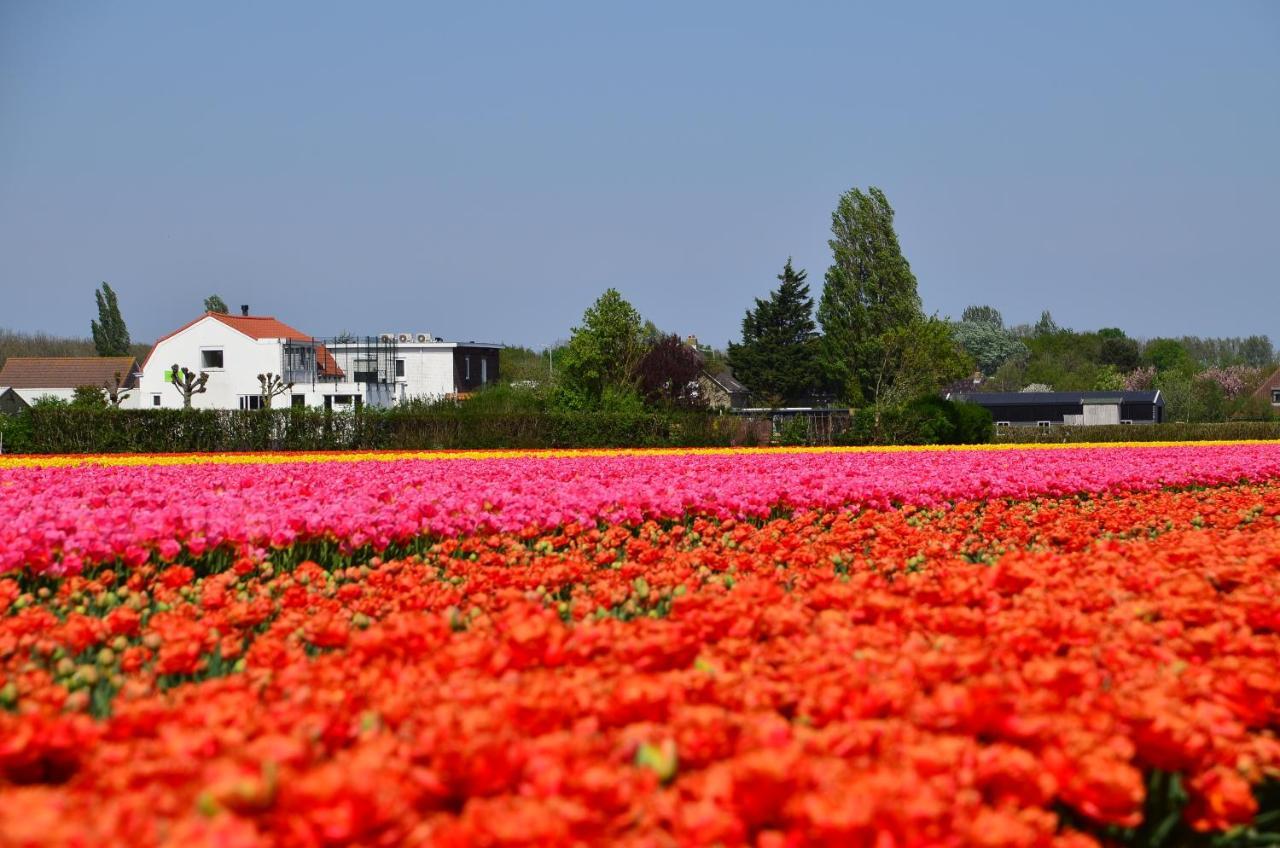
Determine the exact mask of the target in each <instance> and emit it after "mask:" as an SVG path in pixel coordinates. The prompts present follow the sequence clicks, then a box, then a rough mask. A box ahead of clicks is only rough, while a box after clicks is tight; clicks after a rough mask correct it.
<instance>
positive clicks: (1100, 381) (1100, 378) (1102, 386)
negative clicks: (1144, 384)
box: [1093, 365, 1124, 392]
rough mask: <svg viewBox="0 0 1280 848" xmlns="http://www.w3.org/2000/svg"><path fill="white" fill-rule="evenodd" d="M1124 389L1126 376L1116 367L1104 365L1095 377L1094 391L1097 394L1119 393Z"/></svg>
mask: <svg viewBox="0 0 1280 848" xmlns="http://www.w3.org/2000/svg"><path fill="white" fill-rule="evenodd" d="M1122 389H1124V375H1123V374H1121V373H1120V372H1119V371H1118V370H1117V369H1116V367H1115V366H1114V365H1104V366H1102V367H1101V368H1099V369H1098V371H1097V373H1096V374H1094V377H1093V390H1094V391H1097V392H1118V391H1121V390H1122Z"/></svg>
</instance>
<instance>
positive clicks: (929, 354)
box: [866, 317, 973, 409]
mask: <svg viewBox="0 0 1280 848" xmlns="http://www.w3.org/2000/svg"><path fill="white" fill-rule="evenodd" d="M876 349H877V352H878V354H879V360H878V361H877V362H876V363H874V364H873V367H872V370H871V377H872V382H871V386H870V391H869V392H867V394H866V398H867V399H868V400H870V401H871V402H872V403H873V404H874V405H875V407H876V408H877V409H879V408H881V407H885V406H894V405H899V404H903V403H906V402H907V401H909V400H911V399H913V398H917V397H921V396H923V395H931V394H936V393H937V392H938V391H939V390H940V389H941V388H942V387H943V386H945V385H946V384H948V383H952V382H955V381H956V380H958V379H960V378H961V377H964V376H966V375H968V374H969V373H970V372H971V371H972V369H973V360H972V359H970V358H969V356H968V355H967V354H966V353H965V352H964V351H963V350H962V349H961V348H960V346H959V345H957V344H956V341H955V338H954V337H953V336H952V335H951V327H950V326H949V325H948V324H947V322H946V321H941V320H939V319H937V318H932V317H930V318H925V317H920V318H916V319H915V320H913V321H911V322H910V323H907V324H905V325H903V326H900V327H893V328H891V329H889V330H888V331H886V332H885V333H884V335H883V336H881V337H880V340H879V344H878V345H877V348H876Z"/></svg>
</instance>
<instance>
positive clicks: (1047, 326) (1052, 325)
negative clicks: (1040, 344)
mask: <svg viewBox="0 0 1280 848" xmlns="http://www.w3.org/2000/svg"><path fill="white" fill-rule="evenodd" d="M1060 331H1061V328H1060V327H1059V326H1058V324H1057V322H1056V321H1054V320H1053V316H1052V315H1050V314H1049V310H1047V309H1046V310H1045V311H1044V312H1041V313H1040V320H1039V321H1037V322H1036V325H1035V327H1034V328H1033V329H1032V331H1031V332H1032V334H1033V335H1037V336H1052V335H1053V334H1055V333H1058V332H1060Z"/></svg>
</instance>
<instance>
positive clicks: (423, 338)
mask: <svg viewBox="0 0 1280 848" xmlns="http://www.w3.org/2000/svg"><path fill="white" fill-rule="evenodd" d="M418 341H420V342H429V341H431V334H430V333H418Z"/></svg>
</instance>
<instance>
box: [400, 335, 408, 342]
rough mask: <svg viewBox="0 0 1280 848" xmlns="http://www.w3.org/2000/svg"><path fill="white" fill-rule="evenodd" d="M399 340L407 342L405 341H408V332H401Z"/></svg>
mask: <svg viewBox="0 0 1280 848" xmlns="http://www.w3.org/2000/svg"><path fill="white" fill-rule="evenodd" d="M400 341H402V342H407V341H409V334H408V333H401V334H400Z"/></svg>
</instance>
